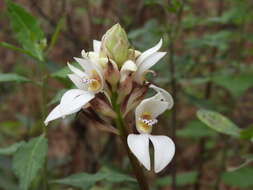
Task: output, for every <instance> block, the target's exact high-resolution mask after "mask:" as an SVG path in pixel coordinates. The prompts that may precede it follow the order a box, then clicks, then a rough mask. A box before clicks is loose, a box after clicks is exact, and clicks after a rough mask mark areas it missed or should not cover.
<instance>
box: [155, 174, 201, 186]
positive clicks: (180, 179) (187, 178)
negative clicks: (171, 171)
mask: <svg viewBox="0 0 253 190" xmlns="http://www.w3.org/2000/svg"><path fill="white" fill-rule="evenodd" d="M196 179H197V172H196V171H191V172H185V173H179V174H177V178H176V183H177V185H178V186H184V185H189V184H193V183H195V181H196ZM171 183H172V177H171V176H165V177H161V178H159V179H158V180H156V185H157V186H166V185H170V184H171Z"/></svg>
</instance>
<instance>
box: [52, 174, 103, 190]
mask: <svg viewBox="0 0 253 190" xmlns="http://www.w3.org/2000/svg"><path fill="white" fill-rule="evenodd" d="M105 177H106V174H105V173H96V174H88V173H77V174H73V175H70V176H68V177H66V178H63V179H58V180H53V181H51V182H52V183H59V184H65V185H71V186H73V187H78V188H81V189H82V190H86V189H89V188H90V187H92V186H93V185H95V184H96V183H97V182H98V181H101V180H103V179H104V178H105Z"/></svg>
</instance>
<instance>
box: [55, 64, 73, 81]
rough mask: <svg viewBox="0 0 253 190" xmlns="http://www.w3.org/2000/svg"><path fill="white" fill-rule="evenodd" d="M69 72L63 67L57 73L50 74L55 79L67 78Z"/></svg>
mask: <svg viewBox="0 0 253 190" xmlns="http://www.w3.org/2000/svg"><path fill="white" fill-rule="evenodd" d="M70 73H71V71H70V70H69V68H68V67H67V66H65V67H63V68H62V69H60V70H59V71H56V72H54V73H52V74H51V76H52V77H56V78H64V79H65V78H67V77H68V74H70Z"/></svg>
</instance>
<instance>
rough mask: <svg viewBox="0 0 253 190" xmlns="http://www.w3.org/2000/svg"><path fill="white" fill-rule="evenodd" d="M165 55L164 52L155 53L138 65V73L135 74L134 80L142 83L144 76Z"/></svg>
mask: <svg viewBox="0 0 253 190" xmlns="http://www.w3.org/2000/svg"><path fill="white" fill-rule="evenodd" d="M165 55H166V52H155V53H153V54H152V55H151V56H149V57H148V58H147V59H146V60H145V61H144V62H143V63H142V64H141V65H139V67H138V71H137V72H136V74H135V80H136V81H137V82H139V83H142V81H143V79H144V74H145V73H146V72H147V71H148V70H149V69H150V68H151V67H152V66H154V65H155V64H156V63H157V62H158V61H159V60H160V59H161V58H162V57H164V56H165Z"/></svg>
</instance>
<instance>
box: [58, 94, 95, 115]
mask: <svg viewBox="0 0 253 190" xmlns="http://www.w3.org/2000/svg"><path fill="white" fill-rule="evenodd" d="M94 97H95V95H94V94H93V93H90V92H88V91H84V90H80V89H71V90H68V91H67V92H65V93H64V94H63V96H62V98H61V102H60V110H61V113H62V114H63V115H65V116H66V115H69V114H73V113H76V112H78V111H79V110H80V109H81V108H82V107H83V106H84V105H85V104H87V103H88V102H89V101H90V100H91V99H93V98H94Z"/></svg>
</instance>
